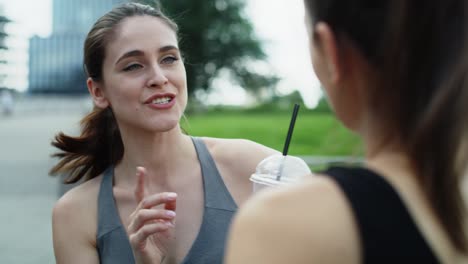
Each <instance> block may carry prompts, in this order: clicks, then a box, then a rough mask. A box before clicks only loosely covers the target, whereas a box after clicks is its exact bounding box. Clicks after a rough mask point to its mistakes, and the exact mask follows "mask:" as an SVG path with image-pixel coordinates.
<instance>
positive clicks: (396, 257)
mask: <svg viewBox="0 0 468 264" xmlns="http://www.w3.org/2000/svg"><path fill="white" fill-rule="evenodd" d="M323 173H324V174H325V175H327V176H328V177H330V178H332V179H333V180H334V181H335V182H336V183H337V184H338V186H339V187H340V188H341V189H342V191H343V192H344V194H345V195H346V197H347V199H348V201H349V203H350V205H351V207H352V210H353V212H354V216H355V219H356V222H357V224H358V228H359V233H360V239H361V246H362V253H363V260H364V261H363V263H439V261H438V260H437V258H436V256H435V255H434V253H433V252H432V250H431V248H430V247H429V245H428V244H427V242H426V240H425V239H424V237H423V235H422V234H421V232H420V231H419V229H418V227H417V225H416V224H415V222H414V220H413V219H412V217H411V215H410V213H409V211H408V209H407V208H406V206H405V204H404V202H403V201H402V199H401V198H400V196H399V194H398V193H397V192H396V191H395V189H394V188H393V187H392V186H391V185H390V184H389V183H388V182H387V181H386V180H385V179H384V178H383V177H382V176H380V175H378V174H376V173H375V172H373V171H370V170H368V169H365V168H350V167H331V168H329V169H328V170H326V171H324V172H323ZM408 261H410V262H408Z"/></svg>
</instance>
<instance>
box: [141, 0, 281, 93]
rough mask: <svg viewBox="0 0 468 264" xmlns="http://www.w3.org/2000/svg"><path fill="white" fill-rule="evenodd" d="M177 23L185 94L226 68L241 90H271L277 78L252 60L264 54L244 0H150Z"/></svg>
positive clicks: (203, 86) (205, 84) (204, 87)
mask: <svg viewBox="0 0 468 264" xmlns="http://www.w3.org/2000/svg"><path fill="white" fill-rule="evenodd" d="M143 2H145V3H147V4H151V5H155V4H158V5H159V6H160V8H161V9H162V10H163V11H164V12H165V14H166V15H168V16H169V17H171V18H172V19H173V20H174V21H175V22H176V23H177V24H178V25H179V29H180V31H179V38H180V47H181V50H182V52H183V56H184V59H185V65H186V70H187V82H188V89H189V94H190V95H193V94H194V92H195V91H196V90H198V89H201V90H205V91H206V90H209V89H210V88H211V83H212V81H213V79H214V78H216V77H217V75H218V74H219V73H220V72H221V71H227V72H228V73H229V76H230V77H231V79H232V80H233V81H234V82H236V83H237V84H239V85H240V86H241V87H243V88H244V89H246V90H248V91H251V92H254V93H255V92H257V91H258V90H261V89H273V88H274V87H275V85H276V83H277V82H278V80H279V79H278V78H277V77H276V76H275V75H272V74H270V73H267V74H265V73H259V72H258V71H255V70H254V69H253V68H254V67H252V64H253V62H255V61H259V60H264V59H265V58H266V55H265V53H264V51H263V49H262V46H261V43H260V41H259V39H258V38H257V37H256V36H255V34H254V29H253V25H252V23H251V22H250V21H249V19H248V18H247V17H246V14H245V0H203V1H187V0H160V1H159V3H155V1H152V0H146V1H143Z"/></svg>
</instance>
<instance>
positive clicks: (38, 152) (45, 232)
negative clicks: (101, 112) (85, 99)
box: [0, 111, 82, 264]
mask: <svg viewBox="0 0 468 264" xmlns="http://www.w3.org/2000/svg"><path fill="white" fill-rule="evenodd" d="M81 114H82V113H80V112H79V111H74V112H72V113H70V112H68V113H63V112H62V113H60V114H57V113H53V112H52V111H50V112H46V113H44V112H30V113H28V114H16V115H13V116H11V117H8V118H5V117H1V116H0V213H1V216H0V234H1V237H0V263H9V264H16V263H18V264H38V263H40V264H42V263H55V260H54V257H53V249H52V237H51V234H52V231H51V210H52V207H53V205H54V203H55V201H56V200H57V198H58V193H59V181H58V178H53V177H50V176H48V170H49V169H50V167H51V166H52V164H53V160H52V159H51V158H50V157H49V156H50V154H51V153H52V152H53V148H52V147H51V146H50V141H51V139H52V138H53V136H54V134H55V133H57V132H58V131H60V130H64V131H65V132H68V133H74V134H76V131H77V129H78V122H79V119H80V117H81Z"/></svg>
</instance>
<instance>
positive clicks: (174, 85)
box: [102, 16, 187, 132]
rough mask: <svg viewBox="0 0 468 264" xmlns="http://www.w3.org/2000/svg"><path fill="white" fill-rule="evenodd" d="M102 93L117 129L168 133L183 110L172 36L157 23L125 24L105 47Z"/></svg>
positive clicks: (182, 78) (145, 19)
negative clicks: (111, 111) (116, 123)
mask: <svg viewBox="0 0 468 264" xmlns="http://www.w3.org/2000/svg"><path fill="white" fill-rule="evenodd" d="M102 86H103V87H102V92H103V96H104V97H105V99H106V101H107V103H108V104H109V105H110V106H111V108H112V110H113V112H114V115H115V118H116V119H117V122H118V123H119V127H120V129H121V130H122V129H132V128H133V129H134V128H136V129H144V130H148V131H154V132H157V131H159V132H162V131H168V130H170V129H172V128H174V127H175V126H177V125H178V123H179V120H180V117H181V116H182V114H183V112H184V110H185V107H186V104H187V82H186V73H185V67H184V64H183V61H182V58H181V55H180V51H179V49H178V42H177V36H176V33H175V32H174V31H173V30H172V29H171V28H170V27H169V26H168V25H166V24H165V23H164V22H163V21H162V20H161V19H159V18H156V17H152V16H134V17H129V18H126V19H124V20H123V21H122V22H121V23H120V24H119V25H118V26H117V29H116V31H115V34H114V36H113V38H111V39H110V40H109V43H108V45H107V47H106V56H105V59H104V63H103V82H102Z"/></svg>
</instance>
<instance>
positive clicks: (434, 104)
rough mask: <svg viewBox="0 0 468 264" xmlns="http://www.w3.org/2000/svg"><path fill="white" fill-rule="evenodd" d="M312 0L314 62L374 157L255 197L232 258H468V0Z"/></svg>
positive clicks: (236, 229)
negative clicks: (465, 182)
mask: <svg viewBox="0 0 468 264" xmlns="http://www.w3.org/2000/svg"><path fill="white" fill-rule="evenodd" d="M305 6H306V25H307V28H308V32H309V38H310V44H309V45H310V50H311V55H312V63H313V65H314V70H315V73H316V75H317V76H318V78H319V79H320V81H321V82H322V84H323V87H324V90H325V92H326V93H327V95H328V98H329V102H330V104H331V106H332V107H333V109H334V111H335V113H336V115H337V117H338V118H339V119H340V120H341V122H342V123H343V124H344V125H345V126H347V127H348V128H349V129H351V130H353V131H355V132H356V133H358V134H359V135H360V136H361V137H362V139H363V140H364V142H365V150H366V157H365V158H366V162H365V164H364V166H363V167H361V168H352V167H332V168H330V169H328V170H326V171H324V172H323V173H322V175H321V176H319V177H311V178H310V179H308V180H307V181H306V182H303V183H301V184H299V185H297V186H295V187H292V188H290V189H284V190H281V191H278V192H275V191H271V192H268V193H263V194H261V195H259V196H257V197H254V198H253V199H252V200H251V201H249V202H247V203H246V205H245V207H243V209H242V210H240V212H239V215H238V218H237V219H236V220H235V221H234V224H233V229H232V232H231V235H232V237H231V239H230V242H229V244H228V251H227V263H228V264H232V263H242V264H247V263H255V264H263V263H268V264H275V263H281V264H283V263H295V264H298V263H321V264H325V263H348V264H353V263H468V254H467V253H468V241H467V220H468V219H467V215H466V212H467V207H466V203H465V202H464V198H463V191H462V189H463V187H462V184H461V182H462V180H463V177H464V175H466V171H467V170H466V168H467V164H468V157H467V154H468V153H467V142H468V137H467V133H468V129H467V124H468V119H467V117H466V113H467V112H468V83H467V77H468V75H467V73H468V57H467V54H468V48H467V47H468V46H467V44H468V43H467V41H466V40H467V34H468V27H467V22H468V21H467V17H468V15H467V13H466V12H467V4H466V1H464V0H447V1H436V0H425V1H407V0H379V1H364V0H350V1H339V0H305ZM465 194H466V189H465ZM465 198H466V197H465Z"/></svg>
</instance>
